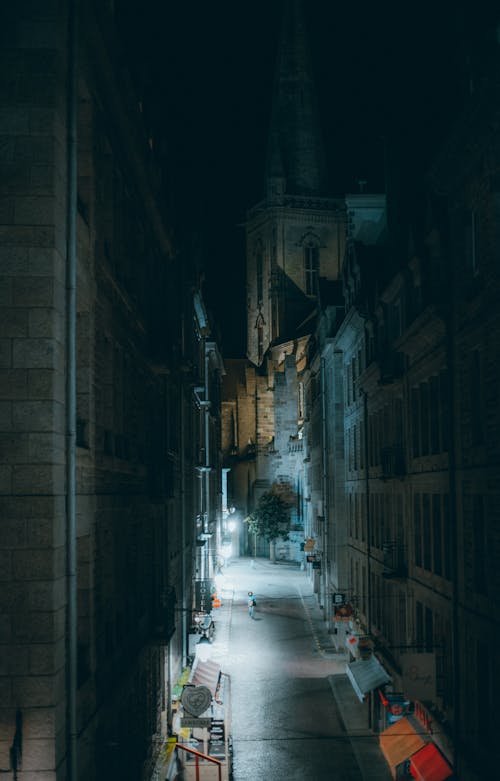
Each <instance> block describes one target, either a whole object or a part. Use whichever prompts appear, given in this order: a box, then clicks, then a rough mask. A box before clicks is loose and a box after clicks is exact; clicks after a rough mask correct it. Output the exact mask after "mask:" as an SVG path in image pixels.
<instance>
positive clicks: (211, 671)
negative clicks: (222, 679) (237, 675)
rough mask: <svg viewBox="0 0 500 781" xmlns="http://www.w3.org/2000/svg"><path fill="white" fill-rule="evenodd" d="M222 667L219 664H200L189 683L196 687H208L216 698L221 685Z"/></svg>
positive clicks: (194, 670)
mask: <svg viewBox="0 0 500 781" xmlns="http://www.w3.org/2000/svg"><path fill="white" fill-rule="evenodd" d="M219 675H220V665H219V664H217V662H210V661H208V662H198V663H197V665H196V667H195V668H194V669H193V674H192V676H191V680H190V681H189V683H192V684H194V685H195V686H208V688H209V689H210V691H211V692H212V697H214V696H215V691H216V689H217V684H218V683H219Z"/></svg>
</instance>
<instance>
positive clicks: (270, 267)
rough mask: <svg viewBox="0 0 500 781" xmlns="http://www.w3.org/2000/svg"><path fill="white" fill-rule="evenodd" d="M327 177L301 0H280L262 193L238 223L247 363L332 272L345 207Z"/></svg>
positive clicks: (292, 321) (304, 317)
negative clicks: (241, 226) (242, 236)
mask: <svg viewBox="0 0 500 781" xmlns="http://www.w3.org/2000/svg"><path fill="white" fill-rule="evenodd" d="M327 180H328V177H327V167H326V164H325V155H324V148H323V141H322V137H321V130H320V125H319V117H318V107H317V99H316V92H315V88H314V79H313V72H312V64H311V59H310V54H309V49H308V38H307V31H306V25H305V17H304V10H303V7H302V2H301V0H287V2H285V3H284V12H283V20H282V29H281V37H280V41H279V47H278V56H277V63H276V73H275V83H274V94H273V103H272V114H271V125H270V132H269V140H268V153H267V162H266V171H265V188H264V189H265V192H264V200H262V201H261V202H260V203H259V204H257V205H256V206H254V208H252V209H251V210H250V212H249V213H248V215H247V222H246V256H247V257H246V261H247V356H248V358H249V360H250V361H251V362H252V363H253V364H254V365H255V366H261V365H262V363H263V361H264V358H265V356H266V353H267V351H268V349H269V347H270V346H273V347H274V346H276V345H278V344H281V343H283V342H285V341H286V342H289V341H290V340H292V341H293V340H295V339H297V338H298V337H299V336H301V335H303V334H304V333H305V332H307V331H308V328H309V329H310V328H311V320H310V318H311V315H312V313H313V312H314V310H315V308H316V306H317V303H318V297H319V295H320V291H321V288H322V284H321V283H322V281H326V280H329V281H334V280H336V279H338V277H339V275H340V266H341V262H342V256H343V251H344V241H345V210H344V203H343V201H342V200H336V199H332V198H329V197H328V194H329V190H328V181H327ZM304 329H305V331H304Z"/></svg>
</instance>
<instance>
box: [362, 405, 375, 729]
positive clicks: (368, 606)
mask: <svg viewBox="0 0 500 781" xmlns="http://www.w3.org/2000/svg"><path fill="white" fill-rule="evenodd" d="M362 393H363V429H364V437H363V439H364V450H365V494H366V554H367V555H366V629H367V632H368V634H370V633H371V631H370V630H371V601H372V592H371V588H372V585H371V566H370V558H371V544H370V539H371V523H370V521H371V519H370V469H369V461H368V459H369V450H370V448H369V443H368V395H367V393H366V391H365V390H363V391H362ZM374 708H375V705H374V702H373V699H372V692H370V694H369V695H368V727H369V728H370V729H371V728H372V726H373V723H374V720H375V719H374Z"/></svg>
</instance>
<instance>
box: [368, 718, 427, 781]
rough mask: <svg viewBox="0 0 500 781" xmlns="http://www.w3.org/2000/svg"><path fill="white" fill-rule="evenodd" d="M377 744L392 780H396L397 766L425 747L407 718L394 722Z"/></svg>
mask: <svg viewBox="0 0 500 781" xmlns="http://www.w3.org/2000/svg"><path fill="white" fill-rule="evenodd" d="M379 743H380V749H381V751H382V754H383V755H384V757H385V759H386V762H387V764H388V765H389V767H390V769H391V773H392V777H393V778H396V768H397V766H398V765H400V764H401V762H405V761H406V760H407V759H410V757H411V756H412V755H413V754H415V753H416V752H417V751H419V750H420V749H422V748H423V747H424V746H425V741H424V740H422V738H421V737H420V735H419V734H418V733H417V731H416V729H415V728H414V726H413V725H412V724H411V722H410V721H409V719H407V718H402V719H400V720H399V721H396V722H395V724H391V726H390V727H388V728H387V729H386V730H385V731H384V732H382V733H381V734H380V735H379Z"/></svg>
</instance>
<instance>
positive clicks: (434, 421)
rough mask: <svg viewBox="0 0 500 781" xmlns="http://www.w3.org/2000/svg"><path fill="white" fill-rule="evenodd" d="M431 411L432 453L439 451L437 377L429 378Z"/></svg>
mask: <svg viewBox="0 0 500 781" xmlns="http://www.w3.org/2000/svg"><path fill="white" fill-rule="evenodd" d="M429 408H430V409H429V412H430V427H431V431H430V436H431V453H432V454H435V453H439V383H438V378H437V377H431V378H430V380H429Z"/></svg>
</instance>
